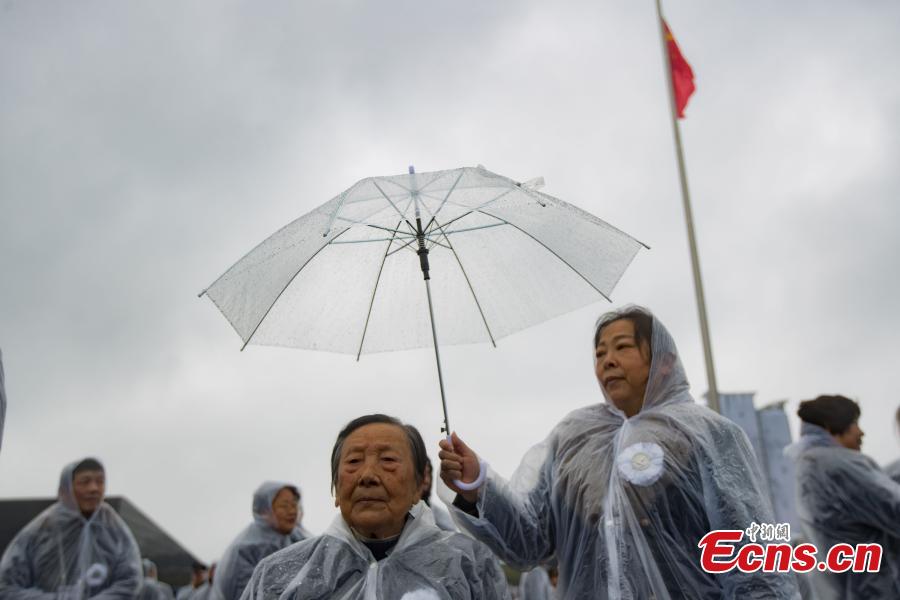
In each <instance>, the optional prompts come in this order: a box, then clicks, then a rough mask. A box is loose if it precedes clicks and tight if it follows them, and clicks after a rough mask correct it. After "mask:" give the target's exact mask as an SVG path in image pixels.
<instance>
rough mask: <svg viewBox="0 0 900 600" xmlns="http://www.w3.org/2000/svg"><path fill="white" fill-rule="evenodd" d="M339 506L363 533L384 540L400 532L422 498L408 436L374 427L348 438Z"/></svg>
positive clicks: (383, 425) (340, 476)
mask: <svg viewBox="0 0 900 600" xmlns="http://www.w3.org/2000/svg"><path fill="white" fill-rule="evenodd" d="M336 490H337V497H336V498H335V505H336V506H339V507H340V509H341V514H342V515H343V517H344V520H345V521H346V522H347V524H348V525H350V526H351V527H352V528H353V529H355V530H356V531H357V532H358V533H359V534H360V535H363V536H365V537H369V538H375V539H381V538H386V537H391V536H394V535H397V534H399V533H400V532H401V531H402V530H403V524H404V523H405V522H406V514H407V513H408V512H409V509H410V508H411V507H412V505H413V504H415V503H416V502H417V501H418V499H419V486H418V485H417V484H416V477H415V466H414V465H413V458H412V452H411V451H410V447H409V441H408V439H407V437H406V432H405V431H404V430H403V429H402V428H400V427H397V426H396V425H391V424H388V423H372V424H370V425H364V426H362V427H360V428H359V429H357V430H356V431H354V432H353V433H351V434H350V435H349V436H347V439H346V440H344V445H343V446H342V448H341V456H340V463H339V467H338V477H337V487H336Z"/></svg>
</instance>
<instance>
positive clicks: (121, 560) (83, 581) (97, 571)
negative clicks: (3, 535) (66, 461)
mask: <svg viewBox="0 0 900 600" xmlns="http://www.w3.org/2000/svg"><path fill="white" fill-rule="evenodd" d="M77 464H78V463H77V462H73V463H72V464H70V465H67V466H66V467H65V468H64V469H63V472H62V476H61V477H60V483H59V500H58V501H57V502H55V503H53V504H52V505H51V506H50V507H48V508H47V509H46V510H45V511H44V512H42V513H41V514H40V515H38V516H37V517H35V518H34V519H33V520H32V521H31V522H30V523H29V524H28V525H26V526H25V527H24V528H23V529H22V531H20V532H19V533H18V534H16V537H15V538H13V540H12V542H10V544H9V546H8V547H7V548H6V551H5V552H4V553H3V559H2V560H0V598H2V599H3V600H51V599H52V600H63V599H65V600H81V599H83V598H95V599H97V600H101V599H102V600H119V599H121V600H132V599H133V598H134V597H135V596H136V595H137V593H138V591H139V589H140V587H141V580H142V579H143V577H142V568H141V557H140V553H139V552H138V546H137V544H136V543H135V541H134V537H132V535H131V531H130V530H129V529H128V526H127V525H126V524H125V522H124V521H123V520H122V519H121V518H120V517H119V515H117V514H116V512H115V511H114V510H113V508H112V507H111V506H110V505H108V504H106V503H105V502H101V503H100V506H98V507H97V510H95V511H94V513H93V514H92V515H91V516H90V517H89V518H85V517H84V516H83V515H82V514H81V511H79V510H78V504H77V503H76V501H75V495H74V493H73V492H72V473H73V471H74V470H75V466H76V465H77Z"/></svg>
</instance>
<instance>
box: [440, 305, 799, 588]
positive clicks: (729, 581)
mask: <svg viewBox="0 0 900 600" xmlns="http://www.w3.org/2000/svg"><path fill="white" fill-rule="evenodd" d="M593 347H594V353H595V371H596V376H597V380H598V382H599V383H600V388H601V390H602V392H603V396H604V398H605V402H604V403H601V404H595V405H592V406H588V407H585V408H581V409H578V410H576V411H574V412H572V413H570V414H569V415H568V416H566V417H565V418H564V419H563V420H562V421H561V422H560V423H559V424H558V425H557V426H556V427H555V428H554V429H553V431H552V432H551V433H550V435H549V437H548V438H547V439H546V440H545V441H544V442H542V443H541V444H538V445H537V446H535V447H534V448H532V449H531V450H530V451H529V452H528V454H527V455H526V456H525V458H524V460H523V462H522V464H521V466H520V467H519V468H518V470H517V471H516V473H515V475H514V477H513V479H512V481H511V482H509V483H507V482H506V481H504V480H503V479H502V478H501V477H499V476H498V475H497V474H496V473H494V472H492V471H490V470H487V476H486V481H485V482H484V483H483V484H481V485H480V487H479V488H478V489H476V490H472V491H470V490H463V489H460V488H459V487H457V486H456V485H455V484H454V480H462V481H464V482H472V481H477V478H478V475H479V474H480V470H481V469H482V468H485V467H484V466H483V463H480V461H479V459H478V457H477V455H476V454H475V453H474V452H473V451H472V450H471V449H469V448H468V447H467V446H466V445H465V444H464V443H463V442H462V441H461V440H460V439H459V438H458V437H456V436H455V434H454V436H453V443H452V444H451V443H450V442H447V441H442V442H441V447H442V451H441V453H440V457H441V459H442V460H441V477H442V479H443V480H444V481H445V483H447V485H448V486H449V487H451V489H453V490H454V491H456V492H457V497H456V498H455V500H454V501H453V505H454V506H453V509H452V512H453V514H454V518H456V519H457V522H458V523H459V524H460V525H461V527H463V528H464V529H466V530H467V531H469V532H471V533H472V534H473V535H474V536H475V537H477V538H478V539H480V540H482V541H484V542H486V543H487V544H488V545H489V546H490V547H491V548H492V549H493V550H494V551H495V552H496V553H497V554H498V556H500V558H501V559H503V560H505V561H506V562H508V563H510V564H511V565H513V566H514V567H516V568H520V569H529V568H532V567H534V566H536V565H538V564H540V563H542V562H544V561H546V560H548V559H550V558H552V557H554V556H555V557H556V560H557V563H558V567H559V587H558V588H557V593H558V594H559V596H560V597H561V598H592V599H601V598H609V599H618V598H640V599H649V598H659V599H662V598H691V599H701V598H702V599H706V598H710V599H711V598H716V599H718V598H790V597H793V595H794V594H795V586H794V582H793V578H792V577H790V576H784V575H773V574H763V573H742V572H740V571H737V570H735V571H731V572H729V573H725V574H721V575H712V574H710V573H707V572H706V571H704V570H703V569H702V568H701V566H700V550H699V549H698V546H697V544H698V542H699V541H700V539H701V538H702V537H703V536H704V535H705V534H706V533H707V532H709V531H710V530H713V529H740V530H743V529H745V528H747V527H749V526H750V524H751V523H753V522H754V521H755V522H757V523H762V522H769V523H771V522H772V511H771V508H770V507H769V501H768V499H767V497H766V496H765V493H764V491H763V490H764V489H765V488H764V484H763V482H762V479H761V476H760V471H759V467H758V465H757V463H756V459H755V458H754V455H753V451H752V450H751V447H750V444H749V442H748V440H747V437H746V435H745V434H744V433H743V431H741V429H740V428H738V427H737V426H736V425H735V424H734V423H732V422H731V421H729V420H727V419H725V418H723V417H721V416H719V415H718V414H716V413H715V412H713V411H711V410H709V409H708V408H706V407H704V406H701V405H699V404H697V403H696V402H694V399H693V398H692V397H691V395H690V392H689V386H688V382H687V378H686V376H685V373H684V369H683V368H682V366H681V361H680V360H679V358H678V351H677V350H676V348H675V342H674V341H673V339H672V337H671V336H670V335H669V332H668V331H667V330H666V328H665V327H664V326H663V325H662V323H660V322H659V320H657V319H656V318H655V317H653V315H652V314H651V313H650V312H649V311H647V310H646V309H643V308H639V307H626V308H625V309H622V310H620V311H617V312H612V313H609V314H607V315H604V316H603V317H601V319H600V320H599V322H598V325H597V327H596V330H595V334H594V344H593Z"/></svg>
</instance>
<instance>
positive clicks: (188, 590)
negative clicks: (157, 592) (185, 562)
mask: <svg viewBox="0 0 900 600" xmlns="http://www.w3.org/2000/svg"><path fill="white" fill-rule="evenodd" d="M208 577H209V568H208V567H207V566H206V565H205V564H203V563H200V562H195V563H192V564H191V582H190V583H189V584H187V585H185V586H182V587H180V588H178V591H177V592H176V593H175V600H188V598H190V597H191V596H192V595H193V594H194V592H195V591H197V590H198V589H199V588H200V586H202V585H203V584H204V583H206V580H207V578H208Z"/></svg>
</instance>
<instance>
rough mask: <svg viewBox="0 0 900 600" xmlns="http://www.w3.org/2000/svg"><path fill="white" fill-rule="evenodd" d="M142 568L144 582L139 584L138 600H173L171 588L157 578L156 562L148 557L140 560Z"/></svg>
mask: <svg viewBox="0 0 900 600" xmlns="http://www.w3.org/2000/svg"><path fill="white" fill-rule="evenodd" d="M141 564H142V565H143V568H144V584H143V586H141V593H140V595H139V596H138V598H139V599H140V600H175V594H174V593H173V592H172V588H171V587H169V586H168V585H166V584H165V583H161V582H160V581H159V579H158V577H159V572H158V571H157V569H156V563H154V562H153V561H152V560H150V559H149V558H145V559H143V560H142V561H141Z"/></svg>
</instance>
